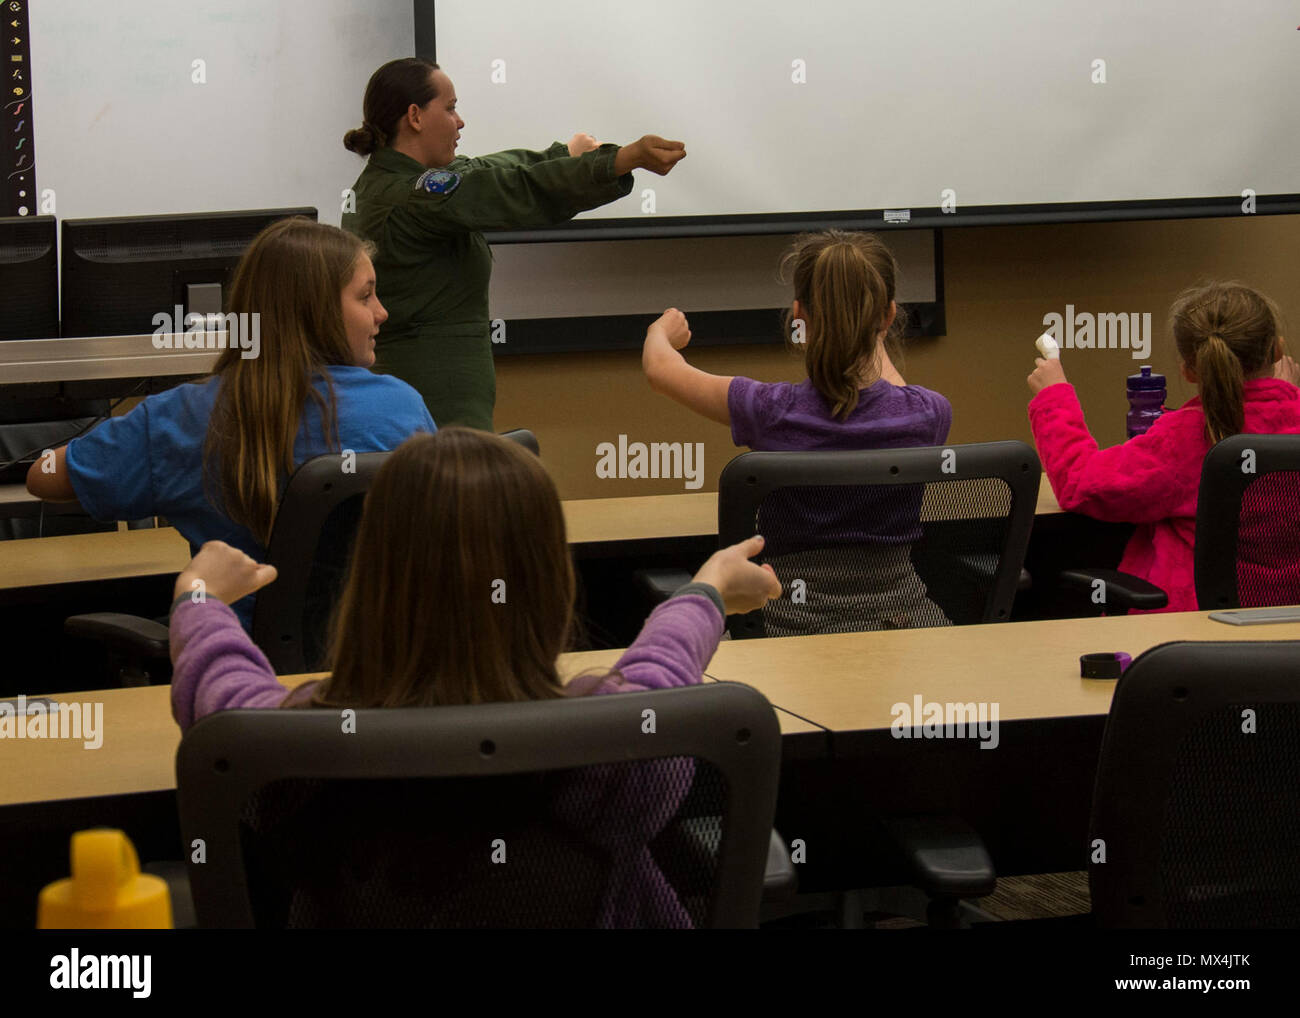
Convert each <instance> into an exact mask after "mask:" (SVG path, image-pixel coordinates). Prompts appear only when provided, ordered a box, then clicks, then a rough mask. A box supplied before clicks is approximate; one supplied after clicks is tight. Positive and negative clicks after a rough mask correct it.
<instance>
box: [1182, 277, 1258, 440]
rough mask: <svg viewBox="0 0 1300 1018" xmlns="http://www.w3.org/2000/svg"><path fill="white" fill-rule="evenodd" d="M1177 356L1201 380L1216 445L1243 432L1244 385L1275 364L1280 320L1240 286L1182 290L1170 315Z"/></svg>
mask: <svg viewBox="0 0 1300 1018" xmlns="http://www.w3.org/2000/svg"><path fill="white" fill-rule="evenodd" d="M1169 317H1170V326H1171V328H1172V330H1173V334H1174V341H1175V342H1176V343H1177V344H1178V353H1179V355H1180V356H1181V357H1182V359H1183V362H1184V363H1185V364H1187V365H1189V366H1190V367H1192V368H1193V369H1194V370H1195V371H1196V374H1197V377H1198V378H1199V379H1200V386H1201V405H1202V407H1203V408H1204V411H1205V431H1206V437H1207V438H1208V439H1209V441H1210V443H1211V444H1212V445H1213V444H1216V443H1218V442H1221V441H1223V440H1224V439H1225V438H1229V437H1231V436H1232V435H1237V434H1240V433H1241V430H1242V428H1243V427H1245V383H1246V378H1247V376H1250V375H1254V374H1257V373H1258V372H1260V371H1262V370H1263V369H1264V368H1266V367H1267V366H1268V365H1269V364H1271V363H1272V361H1273V354H1274V351H1275V349H1276V344H1277V337H1278V334H1279V333H1280V332H1281V315H1280V314H1279V312H1278V310H1277V305H1276V304H1274V303H1273V302H1272V301H1271V300H1269V299H1268V298H1267V297H1265V296H1264V295H1263V294H1262V293H1259V292H1258V291H1255V290H1252V289H1251V288H1250V287H1248V286H1245V285H1243V284H1242V283H1206V284H1203V285H1201V286H1195V287H1192V288H1191V289H1189V290H1184V291H1183V292H1182V293H1181V294H1179V295H1178V298H1177V299H1176V300H1175V301H1174V305H1173V308H1172V309H1171V310H1170V316H1169Z"/></svg>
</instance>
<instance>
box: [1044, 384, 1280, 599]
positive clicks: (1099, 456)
mask: <svg viewBox="0 0 1300 1018" xmlns="http://www.w3.org/2000/svg"><path fill="white" fill-rule="evenodd" d="M1245 396H1246V404H1245V427H1244V428H1243V429H1242V430H1243V431H1244V432H1245V433H1246V434H1252V435H1270V434H1282V435H1294V434H1300V389H1297V388H1296V386H1294V385H1292V384H1291V383H1290V382H1284V381H1281V380H1279V379H1275V378H1261V379H1257V380H1255V381H1250V382H1247V383H1246V386H1245ZM1029 424H1030V427H1031V428H1032V429H1033V432H1034V442H1035V444H1037V446H1038V455H1039V456H1040V457H1041V458H1042V461H1043V468H1044V469H1045V470H1046V471H1047V477H1048V480H1050V481H1051V483H1052V490H1053V491H1054V492H1056V500H1057V502H1059V503H1060V506H1061V508H1062V509H1065V510H1067V511H1069V512H1079V513H1083V514H1085V515H1087V516H1092V517H1094V518H1096V519H1099V520H1107V521H1110V522H1115V523H1135V524H1137V525H1138V526H1137V530H1136V531H1134V533H1133V537H1132V538H1131V539H1130V540H1129V543H1128V547H1127V548H1125V549H1124V558H1123V560H1122V561H1121V562H1120V564H1119V567H1120V569H1121V570H1123V571H1124V572H1126V573H1132V574H1133V575H1134V576H1140V577H1141V578H1142V579H1144V580H1148V581H1150V582H1151V583H1154V584H1155V585H1156V586H1158V587H1160V588H1162V589H1163V590H1164V591H1165V592H1166V593H1167V594H1168V595H1169V605H1168V607H1167V608H1165V609H1163V610H1164V611H1195V610H1196V607H1197V605H1196V584H1195V571H1194V558H1193V548H1194V542H1195V536H1196V495H1197V491H1198V490H1199V488H1200V484H1201V464H1202V462H1203V461H1204V459H1205V455H1206V453H1208V452H1209V451H1210V442H1209V439H1208V438H1206V435H1205V413H1204V411H1203V410H1202V409H1201V400H1200V397H1199V396H1198V397H1197V398H1196V399H1193V400H1191V401H1190V402H1188V403H1187V404H1186V405H1185V406H1183V407H1182V408H1181V409H1179V410H1171V411H1167V412H1166V413H1165V414H1163V415H1162V416H1161V417H1160V418H1159V419H1158V420H1157V421H1156V422H1155V424H1153V425H1152V426H1151V430H1149V431H1148V432H1147V433H1146V434H1145V435H1139V436H1138V437H1137V438H1133V439H1130V440H1129V441H1127V442H1125V443H1124V444H1123V445H1116V446H1112V447H1111V448H1109V449H1099V448H1098V447H1097V441H1096V439H1094V438H1093V437H1092V435H1091V434H1090V433H1089V431H1088V426H1087V425H1086V424H1085V423H1084V420H1083V409H1082V408H1081V407H1080V406H1079V398H1078V396H1077V395H1076V394H1075V391H1074V386H1072V385H1070V384H1069V383H1068V382H1066V383H1059V384H1057V385H1049V386H1048V387H1047V388H1046V389H1043V390H1042V391H1041V392H1039V393H1038V395H1036V396H1035V397H1034V398H1033V399H1032V400H1030V403H1029ZM1086 564H1087V563H1080V565H1086Z"/></svg>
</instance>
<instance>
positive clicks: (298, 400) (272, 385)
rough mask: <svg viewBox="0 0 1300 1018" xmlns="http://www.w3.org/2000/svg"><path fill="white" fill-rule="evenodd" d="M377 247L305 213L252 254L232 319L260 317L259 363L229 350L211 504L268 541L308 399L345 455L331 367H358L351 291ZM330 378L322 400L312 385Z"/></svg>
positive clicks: (212, 434)
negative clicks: (351, 337)
mask: <svg viewBox="0 0 1300 1018" xmlns="http://www.w3.org/2000/svg"><path fill="white" fill-rule="evenodd" d="M373 250H374V248H373V246H372V245H369V244H367V243H366V242H364V241H362V240H360V239H359V238H357V237H354V236H353V235H352V234H350V233H345V232H343V231H342V230H340V229H338V228H337V227H334V226H326V225H323V224H320V223H313V222H312V221H311V220H309V219H304V218H303V217H301V216H293V217H291V218H288V219H281V220H278V221H276V222H274V223H272V224H271V225H270V226H268V227H267V228H266V229H265V230H263V231H262V232H261V233H260V234H258V235H257V237H256V239H254V241H253V243H252V244H250V245H249V248H248V250H247V251H246V252H244V256H243V258H241V259H240V261H239V265H238V267H237V268H236V269H235V275H234V280H233V282H232V284H231V288H230V306H229V312H230V313H232V314H245V313H246V314H249V315H258V316H259V323H260V348H259V351H258V356H256V357H253V358H251V359H245V358H244V357H243V356H242V351H241V350H239V349H227V350H225V351H224V352H223V353H222V354H221V356H220V358H219V359H218V360H217V364H216V367H215V368H214V369H213V372H214V374H215V375H216V376H217V377H218V379H219V382H218V385H219V389H218V392H217V396H216V400H215V403H214V405H213V408H212V417H211V420H210V422H209V425H208V434H207V438H206V440H205V444H204V462H205V464H206V467H205V478H204V482H205V488H206V489H207V492H208V497H209V500H210V501H212V502H213V504H214V505H217V506H220V507H221V509H222V510H223V511H224V512H225V513H226V515H227V516H229V517H230V518H231V519H232V520H234V521H235V522H236V523H239V524H241V525H243V526H245V527H247V528H248V529H249V530H250V531H251V532H252V533H253V536H254V537H256V538H257V540H258V541H259V542H261V544H263V545H265V544H266V543H267V542H268V541H269V540H270V536H271V525H272V523H273V522H274V520H275V509H276V504H277V501H278V499H279V494H280V486H281V483H282V482H283V480H284V479H285V478H287V477H288V476H289V475H290V474H292V473H293V470H294V467H295V466H296V464H295V463H294V456H293V451H294V442H295V440H296V438H297V437H298V433H299V427H300V424H301V421H302V415H303V410H304V408H305V407H306V405H307V400H308V399H311V400H313V401H314V402H315V403H316V405H317V406H318V407H319V408H320V413H321V430H322V434H321V440H322V442H323V443H324V444H325V445H326V446H327V447H328V448H330V449H334V450H337V449H338V447H339V442H338V422H337V419H336V416H337V414H336V411H337V405H336V400H335V394H334V384H333V381H332V380H331V379H330V376H329V372H328V371H326V370H325V369H326V368H327V367H329V366H331V365H350V364H352V363H353V360H352V352H351V350H350V348H349V346H348V340H347V330H346V328H345V326H344V324H343V306H342V293H343V288H344V287H345V286H346V285H347V284H348V282H349V281H350V280H351V278H352V275H353V273H354V272H355V271H356V264H357V260H358V259H359V258H360V257H361V255H362V254H370V253H371V252H372V251H373ZM317 377H319V378H323V380H324V382H325V387H326V391H325V393H324V394H322V393H321V392H320V391H318V390H317V388H316V386H315V385H314V384H313V379H314V378H317Z"/></svg>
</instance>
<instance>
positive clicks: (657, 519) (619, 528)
mask: <svg viewBox="0 0 1300 1018" xmlns="http://www.w3.org/2000/svg"><path fill="white" fill-rule="evenodd" d="M24 492H25V489H24ZM0 498H11V499H19V498H20V496H19V495H18V493H17V492H14V491H6V490H3V489H0ZM562 505H563V508H564V519H565V525H566V527H567V529H568V533H569V543H570V544H572V545H576V546H584V545H605V544H618V543H623V542H644V541H665V540H668V541H671V540H674V539H684V538H701V537H715V536H716V535H717V532H718V494H717V492H713V491H703V492H688V493H685V494H680V495H646V496H641V497H636V498H591V499H570V500H568V501H566V502H564V503H562ZM1060 511H1061V510H1060V507H1059V506H1058V505H1057V504H1056V499H1055V497H1054V496H1053V495H1052V492H1051V488H1050V486H1049V485H1047V483H1046V479H1044V483H1043V485H1042V486H1041V487H1040V488H1039V496H1038V513H1039V514H1040V515H1043V514H1052V513H1059V512H1060ZM189 560H190V554H189V546H188V544H187V543H186V541H185V540H184V538H182V537H181V536H180V534H178V533H177V532H176V531H175V530H174V529H173V528H171V527H162V528H155V529H150V530H130V531H118V532H112V533H102V534H75V535H71V536H68V537H44V538H33V539H28V540H21V541H0V590H13V589H17V588H21V587H40V586H48V585H53V584H59V583H88V582H93V581H96V580H109V579H134V578H138V577H143V576H159V575H170V574H174V573H178V572H180V571H181V570H182V569H183V568H185V566H186V564H187V563H188V562H189Z"/></svg>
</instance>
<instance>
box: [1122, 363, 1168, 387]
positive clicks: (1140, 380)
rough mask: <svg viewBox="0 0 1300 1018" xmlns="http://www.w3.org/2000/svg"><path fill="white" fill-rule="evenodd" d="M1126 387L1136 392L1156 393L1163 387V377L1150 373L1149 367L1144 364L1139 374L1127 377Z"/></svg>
mask: <svg viewBox="0 0 1300 1018" xmlns="http://www.w3.org/2000/svg"><path fill="white" fill-rule="evenodd" d="M1128 387H1129V388H1130V389H1134V390H1136V391H1138V392H1143V391H1147V392H1156V391H1158V390H1160V389H1163V388H1164V387H1165V376H1164V375H1156V374H1152V373H1151V365H1150V364H1144V365H1142V368H1141V374H1137V375H1129V376H1128Z"/></svg>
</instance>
